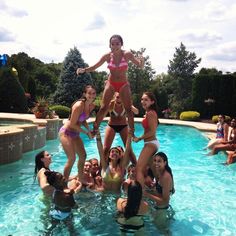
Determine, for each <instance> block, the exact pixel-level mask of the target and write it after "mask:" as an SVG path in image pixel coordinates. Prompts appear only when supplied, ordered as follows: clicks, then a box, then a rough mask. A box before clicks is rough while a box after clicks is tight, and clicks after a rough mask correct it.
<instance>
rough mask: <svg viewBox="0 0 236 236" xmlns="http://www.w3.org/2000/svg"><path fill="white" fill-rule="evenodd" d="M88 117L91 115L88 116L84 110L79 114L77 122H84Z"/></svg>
mask: <svg viewBox="0 0 236 236" xmlns="http://www.w3.org/2000/svg"><path fill="white" fill-rule="evenodd" d="M88 118H89V116H88V117H87V116H86V113H85V112H84V111H83V112H82V113H81V114H80V116H79V118H78V120H77V122H83V121H85V120H87V119H88Z"/></svg>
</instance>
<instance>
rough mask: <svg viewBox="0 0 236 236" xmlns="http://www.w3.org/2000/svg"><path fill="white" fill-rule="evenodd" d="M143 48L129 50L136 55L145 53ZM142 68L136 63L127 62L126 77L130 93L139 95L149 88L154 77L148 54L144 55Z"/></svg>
mask: <svg viewBox="0 0 236 236" xmlns="http://www.w3.org/2000/svg"><path fill="white" fill-rule="evenodd" d="M145 50H146V49H145V48H141V49H140V50H139V51H134V50H131V52H132V53H133V54H134V55H135V56H138V55H140V54H143V53H145ZM144 61H145V62H144V68H143V69H141V68H139V67H137V66H136V65H134V64H132V63H131V62H129V69H128V78H129V83H130V88H131V91H132V94H133V95H134V94H136V95H135V96H140V97H141V95H142V93H143V92H144V91H148V90H149V89H150V88H151V84H152V80H153V78H154V74H155V71H154V70H153V69H152V66H151V62H150V60H149V56H145V57H144Z"/></svg>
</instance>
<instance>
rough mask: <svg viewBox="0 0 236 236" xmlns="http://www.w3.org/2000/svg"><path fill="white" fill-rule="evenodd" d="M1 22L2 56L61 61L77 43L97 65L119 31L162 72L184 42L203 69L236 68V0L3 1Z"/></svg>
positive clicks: (87, 59) (129, 45)
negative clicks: (21, 55) (144, 49)
mask: <svg viewBox="0 0 236 236" xmlns="http://www.w3.org/2000/svg"><path fill="white" fill-rule="evenodd" d="M0 21H1V25H0V54H4V53H6V54H8V55H12V54H14V53H18V52H25V53H27V54H28V55H29V56H30V57H35V58H38V59H40V60H41V61H43V62H45V63H47V62H52V61H54V62H62V61H63V60H64V58H65V56H66V54H67V52H68V51H69V50H70V48H73V47H74V46H76V47H77V48H78V50H79V51H80V52H81V54H82V57H83V59H84V60H85V62H86V63H88V64H89V65H92V64H94V63H96V62H97V61H98V59H99V58H100V57H101V56H102V55H103V54H105V53H106V52H108V51H109V38H110V36H111V35H113V34H120V35H121V36H122V37H123V40H124V49H126V50H130V49H134V50H139V49H140V48H141V47H143V48H146V55H148V56H150V61H151V64H152V67H153V68H154V69H155V70H156V72H157V74H160V73H166V72H167V66H168V64H169V60H171V59H173V54H174V52H175V48H176V47H179V46H180V43H181V42H183V44H184V45H185V46H186V48H187V50H188V51H191V52H195V53H196V54H197V57H198V58H199V57H201V58H202V62H201V64H200V66H199V68H201V67H207V68H213V67H214V68H216V69H218V70H222V71H224V72H226V71H230V72H235V71H236V31H235V29H236V1H234V0H146V1H143V0H86V1H85V0H67V1H59V0H40V1H39V0H0ZM99 70H106V65H104V66H102V67H101V68H100V69H99Z"/></svg>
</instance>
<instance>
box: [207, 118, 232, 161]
mask: <svg viewBox="0 0 236 236" xmlns="http://www.w3.org/2000/svg"><path fill="white" fill-rule="evenodd" d="M216 126H217V129H216V138H215V139H212V140H211V141H210V142H209V144H208V145H207V148H209V149H211V151H210V153H208V155H215V154H217V153H218V152H220V151H226V152H227V160H226V162H225V164H226V165H230V164H233V163H235V162H236V118H233V119H232V120H231V122H230V126H229V125H228V124H227V122H226V121H225V116H224V115H221V114H220V115H219V116H218V122H217V124H216Z"/></svg>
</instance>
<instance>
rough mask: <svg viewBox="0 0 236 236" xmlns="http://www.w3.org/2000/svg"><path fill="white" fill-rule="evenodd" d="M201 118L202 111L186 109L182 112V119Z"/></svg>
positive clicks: (192, 119) (195, 119)
mask: <svg viewBox="0 0 236 236" xmlns="http://www.w3.org/2000/svg"><path fill="white" fill-rule="evenodd" d="M199 119H200V113H199V112H197V111H184V112H182V113H181V114H180V120H188V121H197V120H199Z"/></svg>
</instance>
